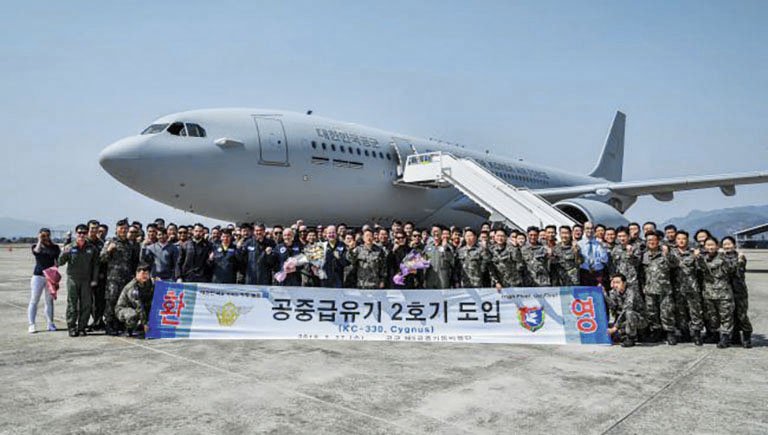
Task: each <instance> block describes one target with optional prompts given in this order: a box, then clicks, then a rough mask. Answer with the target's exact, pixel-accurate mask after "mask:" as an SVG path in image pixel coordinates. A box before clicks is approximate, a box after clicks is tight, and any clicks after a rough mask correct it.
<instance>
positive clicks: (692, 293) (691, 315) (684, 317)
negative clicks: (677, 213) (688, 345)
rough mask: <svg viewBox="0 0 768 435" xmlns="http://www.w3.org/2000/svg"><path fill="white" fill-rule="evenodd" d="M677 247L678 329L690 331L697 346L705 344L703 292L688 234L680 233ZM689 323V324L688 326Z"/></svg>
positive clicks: (676, 297) (675, 283)
mask: <svg viewBox="0 0 768 435" xmlns="http://www.w3.org/2000/svg"><path fill="white" fill-rule="evenodd" d="M675 243H676V245H677V246H676V247H675V248H674V249H672V251H671V252H672V255H674V256H675V257H676V260H675V263H676V266H677V267H675V269H674V272H673V278H674V287H673V291H674V299H675V307H676V308H677V318H678V327H679V328H681V329H682V330H683V331H688V332H689V334H690V336H691V339H692V340H693V343H694V344H696V346H701V345H702V344H703V341H702V340H703V338H702V336H701V333H702V331H703V330H704V315H703V311H702V307H701V290H700V289H699V282H698V279H697V268H696V257H695V256H694V255H693V251H692V250H691V249H690V248H689V247H688V233H687V232H685V231H682V230H681V231H678V232H677V235H676V236H675ZM686 322H687V324H686Z"/></svg>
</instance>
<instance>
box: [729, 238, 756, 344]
mask: <svg viewBox="0 0 768 435" xmlns="http://www.w3.org/2000/svg"><path fill="white" fill-rule="evenodd" d="M723 250H724V251H725V258H727V259H728V260H729V261H731V262H732V263H735V264H736V270H735V272H734V274H733V276H732V277H731V288H732V289H733V305H734V309H733V321H734V325H733V334H732V336H731V338H732V339H733V343H738V342H739V341H741V345H742V346H744V347H745V348H747V349H749V348H751V347H752V322H750V321H749V316H748V315H747V310H748V309H749V293H748V292H747V281H746V278H745V274H746V272H747V257H745V256H744V254H739V252H738V251H736V240H734V239H733V237H725V238H723ZM739 332H741V337H739ZM739 339H741V340H739Z"/></svg>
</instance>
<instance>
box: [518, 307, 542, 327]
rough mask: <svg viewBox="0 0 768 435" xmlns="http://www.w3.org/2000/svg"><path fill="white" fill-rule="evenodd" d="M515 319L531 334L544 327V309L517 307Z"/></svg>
mask: <svg viewBox="0 0 768 435" xmlns="http://www.w3.org/2000/svg"><path fill="white" fill-rule="evenodd" d="M517 319H518V320H519V321H520V326H522V327H523V328H525V329H527V330H529V331H531V332H536V331H538V330H539V329H541V328H542V327H544V308H542V307H519V308H518V309H517Z"/></svg>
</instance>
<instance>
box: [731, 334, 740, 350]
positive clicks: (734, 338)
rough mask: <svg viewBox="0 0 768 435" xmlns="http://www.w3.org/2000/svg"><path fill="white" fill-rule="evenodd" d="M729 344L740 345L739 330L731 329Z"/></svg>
mask: <svg viewBox="0 0 768 435" xmlns="http://www.w3.org/2000/svg"><path fill="white" fill-rule="evenodd" d="M731 344H733V345H735V346H741V345H742V342H741V331H733V334H731Z"/></svg>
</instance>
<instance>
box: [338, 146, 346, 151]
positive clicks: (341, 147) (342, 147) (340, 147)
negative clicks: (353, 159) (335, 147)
mask: <svg viewBox="0 0 768 435" xmlns="http://www.w3.org/2000/svg"><path fill="white" fill-rule="evenodd" d="M339 151H341V152H342V153H343V152H345V151H344V145H339Z"/></svg>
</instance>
